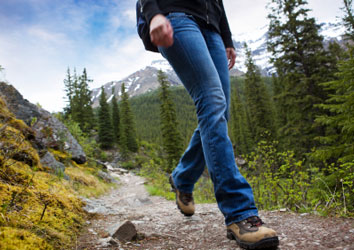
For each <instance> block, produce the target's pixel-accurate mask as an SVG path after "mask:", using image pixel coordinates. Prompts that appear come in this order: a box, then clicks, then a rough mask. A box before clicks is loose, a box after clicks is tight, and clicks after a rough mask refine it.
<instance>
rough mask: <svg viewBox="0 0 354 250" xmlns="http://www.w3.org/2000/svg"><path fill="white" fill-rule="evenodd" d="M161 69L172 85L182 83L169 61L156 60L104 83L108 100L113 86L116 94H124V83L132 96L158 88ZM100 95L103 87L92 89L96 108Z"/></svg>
mask: <svg viewBox="0 0 354 250" xmlns="http://www.w3.org/2000/svg"><path fill="white" fill-rule="evenodd" d="M159 70H162V71H164V72H165V73H166V75H167V78H168V80H169V81H170V83H171V84H172V85H178V84H181V82H180V80H179V78H178V77H177V76H176V74H175V72H174V71H173V70H172V68H171V66H170V65H169V64H168V62H167V61H165V60H156V61H153V62H152V63H151V65H150V66H147V67H145V68H144V69H141V70H139V71H137V72H135V73H133V74H131V75H129V76H128V77H126V78H124V79H122V80H120V81H112V82H109V83H106V84H104V85H103V88H104V91H105V93H106V95H107V98H108V99H107V101H108V102H110V101H111V100H112V98H113V91H112V90H113V88H114V94H115V95H116V97H117V98H118V99H119V97H120V96H121V95H122V92H121V87H122V84H123V83H124V85H125V90H126V91H127V92H128V94H129V96H130V97H132V96H136V95H140V94H144V93H146V92H150V91H152V90H155V89H157V88H158V87H159V83H158V81H157V73H158V71H159ZM100 96H101V88H96V89H93V90H92V102H93V104H92V106H93V107H94V108H95V107H98V105H99V97H100Z"/></svg>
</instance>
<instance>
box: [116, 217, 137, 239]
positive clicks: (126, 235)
mask: <svg viewBox="0 0 354 250" xmlns="http://www.w3.org/2000/svg"><path fill="white" fill-rule="evenodd" d="M137 235H138V232H137V230H136V228H135V225H134V224H133V223H132V222H131V221H125V222H123V223H122V224H121V225H120V226H119V227H118V229H117V231H116V232H115V233H114V234H113V235H112V238H114V239H118V240H120V241H132V240H135V239H136V237H137Z"/></svg>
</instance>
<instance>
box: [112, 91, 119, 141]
mask: <svg viewBox="0 0 354 250" xmlns="http://www.w3.org/2000/svg"><path fill="white" fill-rule="evenodd" d="M112 94H113V98H112V104H111V105H112V125H113V134H114V141H115V143H117V144H118V143H119V137H120V115H119V107H118V100H117V98H116V95H115V94H114V88H113V89H112Z"/></svg>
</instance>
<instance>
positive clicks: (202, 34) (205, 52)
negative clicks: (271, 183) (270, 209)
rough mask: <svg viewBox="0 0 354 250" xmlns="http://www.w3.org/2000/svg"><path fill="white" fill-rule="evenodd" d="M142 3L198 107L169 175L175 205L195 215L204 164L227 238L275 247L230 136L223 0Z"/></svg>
mask: <svg viewBox="0 0 354 250" xmlns="http://www.w3.org/2000/svg"><path fill="white" fill-rule="evenodd" d="M141 5H142V13H143V15H144V16H145V19H146V21H147V22H148V25H149V28H150V38H151V42H152V43H153V44H155V45H156V46H157V47H158V50H159V52H160V53H161V54H162V56H163V57H165V58H166V59H167V61H168V62H169V63H170V64H171V66H172V68H173V69H174V70H175V72H176V74H177V75H178V77H179V78H180V80H181V81H182V83H183V85H184V87H185V88H186V90H187V91H188V93H189V95H190V96H191V97H192V99H193V101H194V104H195V107H196V113H197V118H198V127H197V128H196V129H195V131H194V134H193V135H192V138H191V140H190V143H189V146H188V147H187V149H186V151H185V152H184V154H183V156H182V157H181V159H180V161H179V163H178V165H177V167H176V168H175V169H174V171H173V172H172V174H171V176H170V183H171V186H172V187H173V189H174V190H175V192H176V203H177V206H178V208H179V209H180V211H181V212H182V213H183V214H184V215H186V216H192V215H193V214H194V212H195V206H194V200H193V188H194V184H195V183H196V182H197V180H198V179H199V177H200V176H201V175H202V173H203V171H204V168H205V165H206V166H207V168H208V171H209V174H210V177H211V179H212V181H213V185H214V192H215V197H216V201H217V204H218V207H219V209H220V211H221V212H222V214H223V215H224V217H225V224H226V227H227V237H228V238H230V239H234V240H236V241H237V243H238V244H239V245H240V246H241V247H243V248H246V249H260V248H269V247H277V246H278V244H279V240H278V237H277V234H276V232H275V231H274V230H272V229H270V228H267V227H265V226H264V225H263V224H264V223H263V222H262V220H261V219H260V218H259V216H258V210H257V208H256V205H255V202H254V197H253V192H252V189H251V187H250V185H249V184H248V182H247V181H246V179H245V178H244V177H243V176H242V175H241V174H240V172H239V170H238V168H237V165H236V162H235V157H234V152H233V147H232V143H231V141H230V138H229V137H228V130H227V121H228V119H229V106H230V82H229V70H230V69H231V68H232V67H233V66H234V64H235V60H236V52H235V49H234V46H233V42H232V38H231V32H230V28H229V24H228V20H227V17H226V14H225V10H224V6H223V1H222V0H141Z"/></svg>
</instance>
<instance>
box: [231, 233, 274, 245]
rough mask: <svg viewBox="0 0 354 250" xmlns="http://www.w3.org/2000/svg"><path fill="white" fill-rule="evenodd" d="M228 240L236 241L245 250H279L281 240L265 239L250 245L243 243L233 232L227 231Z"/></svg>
mask: <svg viewBox="0 0 354 250" xmlns="http://www.w3.org/2000/svg"><path fill="white" fill-rule="evenodd" d="M227 238H228V239H230V240H236V242H237V244H238V245H239V246H240V247H242V248H244V249H277V248H278V245H279V239H278V237H277V236H275V237H271V238H265V239H263V240H260V241H258V242H255V243H249V242H244V241H241V240H240V239H238V238H237V237H236V235H235V234H234V233H233V232H232V231H231V230H227Z"/></svg>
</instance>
